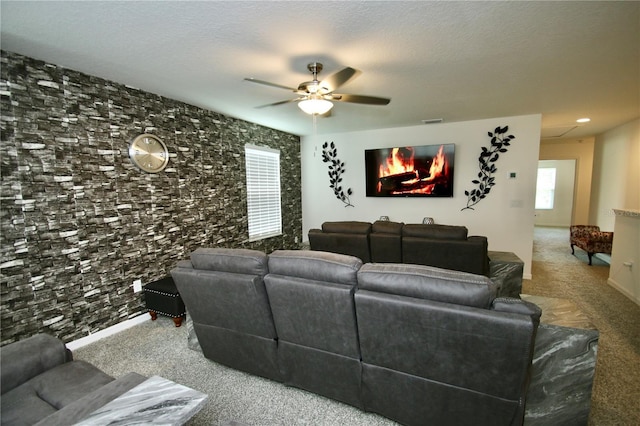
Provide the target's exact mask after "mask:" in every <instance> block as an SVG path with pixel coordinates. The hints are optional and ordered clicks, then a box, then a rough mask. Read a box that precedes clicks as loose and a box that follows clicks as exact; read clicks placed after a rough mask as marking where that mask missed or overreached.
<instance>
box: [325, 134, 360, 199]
mask: <svg viewBox="0 0 640 426" xmlns="http://www.w3.org/2000/svg"><path fill="white" fill-rule="evenodd" d="M322 162H323V163H331V164H330V165H329V188H331V189H333V193H334V195H335V196H336V198H337V199H338V200H340V201H342V202H343V203H344V206H345V207H353V204H351V200H350V199H349V197H350V196H351V195H352V194H353V192H352V191H351V188H347V193H346V194H345V193H344V191H343V190H342V185H341V184H340V182H342V173H344V172H345V170H344V163H343V162H342V161H340V160H339V159H338V149H337V148H336V145H335V144H334V143H333V142H331V145H329V143H328V142H325V143H324V144H322Z"/></svg>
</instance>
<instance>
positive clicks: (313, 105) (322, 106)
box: [298, 98, 333, 115]
mask: <svg viewBox="0 0 640 426" xmlns="http://www.w3.org/2000/svg"><path fill="white" fill-rule="evenodd" d="M298 107H299V108H300V109H301V110H302V111H304V112H306V113H307V114H309V115H316V114H317V115H322V114H326V113H327V112H329V110H330V109H331V108H333V103H332V102H331V101H328V100H326V99H316V98H310V99H304V100H302V101H300V102H298Z"/></svg>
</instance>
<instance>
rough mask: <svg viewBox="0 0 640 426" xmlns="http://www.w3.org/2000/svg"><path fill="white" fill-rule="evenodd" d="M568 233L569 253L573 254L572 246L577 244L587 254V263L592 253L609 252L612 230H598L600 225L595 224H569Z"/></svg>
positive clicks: (611, 243)
mask: <svg viewBox="0 0 640 426" xmlns="http://www.w3.org/2000/svg"><path fill="white" fill-rule="evenodd" d="M569 234H570V241H571V254H575V251H574V249H573V246H574V245H575V246H578V247H579V248H581V249H582V250H584V251H586V252H587V254H588V255H589V265H591V256H593V255H594V253H606V254H611V246H612V245H613V232H604V231H600V227H598V226H595V225H571V227H570V228H569Z"/></svg>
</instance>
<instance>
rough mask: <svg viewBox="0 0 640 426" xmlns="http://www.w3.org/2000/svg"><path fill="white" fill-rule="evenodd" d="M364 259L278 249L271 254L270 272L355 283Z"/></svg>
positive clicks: (341, 282)
mask: <svg viewBox="0 0 640 426" xmlns="http://www.w3.org/2000/svg"><path fill="white" fill-rule="evenodd" d="M361 266H362V261H361V260H360V259H358V258H357V257H355V256H348V255H346V254H337V253H329V252H325V251H313V250H276V251H274V252H273V253H271V254H270V255H269V273H272V274H278V275H285V276H290V277H298V278H305V279H309V280H314V281H328V282H332V283H337V284H347V285H355V284H356V283H357V282H358V278H357V274H358V270H359V269H360V267H361Z"/></svg>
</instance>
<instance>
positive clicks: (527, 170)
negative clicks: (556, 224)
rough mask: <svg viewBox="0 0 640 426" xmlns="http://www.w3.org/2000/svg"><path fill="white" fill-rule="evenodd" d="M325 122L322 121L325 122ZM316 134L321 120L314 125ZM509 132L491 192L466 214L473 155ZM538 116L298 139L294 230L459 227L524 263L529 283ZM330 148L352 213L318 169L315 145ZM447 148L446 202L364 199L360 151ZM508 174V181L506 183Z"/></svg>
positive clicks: (322, 168)
mask: <svg viewBox="0 0 640 426" xmlns="http://www.w3.org/2000/svg"><path fill="white" fill-rule="evenodd" d="M329 119H330V118H329ZM317 125H318V126H319V127H320V126H322V119H319V120H318V124H317ZM506 125H508V126H509V132H508V133H509V134H513V135H514V136H515V137H516V138H515V139H514V140H513V141H512V143H511V147H510V148H509V151H508V152H507V153H504V154H501V158H500V159H499V160H498V162H497V163H496V167H497V169H498V171H497V173H496V174H495V178H496V185H495V186H494V187H493V189H492V190H491V193H490V194H489V195H488V196H487V198H486V199H484V200H482V201H481V202H480V203H478V204H477V205H476V206H474V210H464V211H462V210H461V209H462V208H464V207H465V206H466V205H467V197H466V196H465V195H464V191H465V190H471V189H473V188H474V186H473V184H472V183H471V181H472V180H473V179H475V178H476V176H477V173H478V171H479V168H478V156H479V154H480V151H481V147H485V146H486V147H488V146H489V143H490V139H489V137H488V136H487V132H490V131H493V130H494V129H495V128H496V127H498V126H506ZM540 126H541V116H540V115H539V114H536V115H527V116H517V117H502V118H495V119H488V120H477V121H467V122H458V123H443V124H432V125H420V126H412V127H402V128H394V129H380V130H369V131H363V132H352V133H338V134H331V135H317V136H306V137H303V138H302V140H301V157H302V226H303V235H304V239H305V240H307V239H308V237H307V234H308V231H309V229H311V228H319V227H320V226H321V224H322V222H325V221H337V220H361V221H369V222H373V221H375V220H377V219H378V218H379V217H380V216H382V215H385V216H389V219H390V220H392V221H398V222H405V223H420V222H422V218H423V217H425V216H429V217H433V218H434V219H435V222H436V223H439V224H448V225H464V226H466V227H467V228H468V229H469V235H484V236H486V237H487V239H488V241H489V250H492V251H510V252H514V253H516V254H517V255H518V257H520V258H521V259H522V260H523V261H524V262H525V270H524V276H525V278H530V277H531V258H532V250H533V220H534V200H535V184H536V172H537V165H538V153H539V146H540ZM324 142H334V143H335V145H336V148H337V150H338V158H339V159H340V160H341V161H343V162H344V163H345V170H346V171H345V173H344V175H343V179H344V180H343V182H342V184H343V188H344V189H345V190H346V188H351V189H352V190H353V196H352V197H351V202H352V204H353V205H354V207H344V204H343V203H342V202H341V201H340V200H338V199H336V198H335V196H334V194H333V191H332V190H331V189H330V188H329V178H328V174H327V173H328V167H327V164H326V163H323V162H322V144H323V143H324ZM443 143H453V144H455V170H454V197H453V198H402V199H400V198H371V197H366V196H365V169H364V167H365V166H364V150H365V149H370V148H383V147H394V146H409V145H432V144H443ZM510 172H515V173H516V178H515V179H509V173H510Z"/></svg>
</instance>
